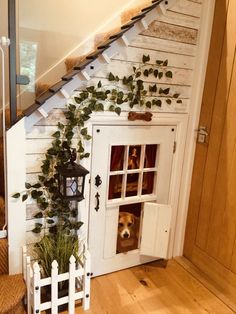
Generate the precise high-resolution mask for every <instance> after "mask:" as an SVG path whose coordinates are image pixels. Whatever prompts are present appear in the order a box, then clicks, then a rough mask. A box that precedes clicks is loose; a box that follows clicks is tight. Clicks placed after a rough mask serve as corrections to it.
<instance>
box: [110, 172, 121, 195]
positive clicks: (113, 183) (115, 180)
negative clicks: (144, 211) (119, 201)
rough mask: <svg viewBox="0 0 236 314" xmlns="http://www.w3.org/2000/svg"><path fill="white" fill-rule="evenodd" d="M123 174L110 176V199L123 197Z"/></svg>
mask: <svg viewBox="0 0 236 314" xmlns="http://www.w3.org/2000/svg"><path fill="white" fill-rule="evenodd" d="M122 180H123V176H122V175H116V176H110V182H109V194H108V199H109V200H112V199H114V198H121V193H122Z"/></svg>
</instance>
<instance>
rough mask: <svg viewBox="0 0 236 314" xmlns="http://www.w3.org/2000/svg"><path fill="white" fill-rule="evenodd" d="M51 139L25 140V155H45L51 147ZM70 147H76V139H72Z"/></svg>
mask: <svg viewBox="0 0 236 314" xmlns="http://www.w3.org/2000/svg"><path fill="white" fill-rule="evenodd" d="M51 143H52V139H51V138H48V139H47V138H41V139H39V138H32V139H27V142H26V145H27V148H26V154H27V155H28V154H30V155H31V154H45V153H46V151H47V149H48V148H50V147H51ZM72 145H74V146H75V147H76V145H77V139H76V138H74V139H73V141H72Z"/></svg>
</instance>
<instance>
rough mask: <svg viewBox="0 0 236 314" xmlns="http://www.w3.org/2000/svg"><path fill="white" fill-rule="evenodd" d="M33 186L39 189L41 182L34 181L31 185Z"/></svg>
mask: <svg viewBox="0 0 236 314" xmlns="http://www.w3.org/2000/svg"><path fill="white" fill-rule="evenodd" d="M32 187H33V188H35V189H39V188H40V187H41V184H40V183H35V184H33V185H32Z"/></svg>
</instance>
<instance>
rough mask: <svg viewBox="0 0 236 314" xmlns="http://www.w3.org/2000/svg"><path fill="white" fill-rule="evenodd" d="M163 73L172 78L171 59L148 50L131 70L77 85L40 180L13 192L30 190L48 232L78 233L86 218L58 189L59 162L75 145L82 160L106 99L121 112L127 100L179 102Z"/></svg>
mask: <svg viewBox="0 0 236 314" xmlns="http://www.w3.org/2000/svg"><path fill="white" fill-rule="evenodd" d="M163 77H166V78H167V79H170V80H171V79H172V78H173V73H172V71H170V70H169V69H168V60H155V61H154V62H151V61H150V56H149V55H143V57H142V63H141V65H140V66H139V67H135V66H133V68H132V73H131V74H130V75H128V76H123V77H122V78H120V77H119V76H117V75H114V74H113V73H111V72H110V73H109V74H108V78H107V79H108V83H106V84H102V82H101V81H99V82H98V83H97V84H96V85H91V86H88V87H87V88H85V89H84V90H82V91H79V92H78V93H77V94H76V95H75V96H74V97H73V98H72V99H71V101H70V103H69V104H68V105H67V108H66V110H65V111H64V115H65V118H66V123H62V122H58V125H57V131H56V132H55V133H53V134H52V138H53V140H52V143H51V146H50V147H49V149H48V150H47V152H46V154H45V159H44V160H43V161H42V165H41V171H42V174H41V175H39V176H38V182H37V183H35V184H30V183H26V184H25V188H26V190H25V191H24V192H23V193H16V194H15V195H13V197H15V198H19V197H21V198H22V201H26V200H27V199H28V197H29V196H31V198H32V199H34V200H35V201H36V203H37V205H38V208H39V211H38V212H37V213H36V214H35V216H34V218H45V223H46V226H47V227H48V229H49V231H50V233H52V234H57V233H58V232H61V231H63V232H66V233H68V234H69V233H71V232H72V233H74V234H75V233H76V230H78V229H79V228H80V227H81V225H82V222H78V221H76V217H77V209H76V208H73V207H72V205H71V204H70V203H69V202H68V201H67V200H65V199H63V198H62V197H61V195H60V193H59V188H58V171H57V167H58V166H62V165H65V164H66V163H67V162H68V161H69V160H70V156H71V152H72V150H74V149H76V151H77V153H78V154H79V159H80V160H81V159H83V158H87V157H89V153H88V152H85V148H84V142H85V141H88V140H90V139H91V135H89V134H88V130H87V128H86V127H85V122H86V121H87V120H89V119H90V117H91V114H92V113H93V112H97V111H104V110H105V105H107V106H108V110H109V111H112V112H115V113H116V114H118V115H120V113H121V110H122V109H121V107H122V105H123V104H126V105H128V106H129V108H133V107H134V106H140V107H145V108H152V107H155V106H156V107H161V106H162V104H163V102H164V101H165V102H166V104H167V105H171V103H172V100H173V99H175V101H176V102H177V103H181V102H182V100H181V99H179V96H180V95H179V94H178V93H172V92H171V89H170V87H167V88H162V87H160V86H158V83H159V82H161V80H163ZM147 78H151V81H152V83H147V82H145V80H147ZM76 135H77V137H78V142H77V143H76V144H75V142H74V140H73V139H74V138H75V137H76ZM43 227H44V226H43V224H41V223H36V224H35V228H34V229H33V230H32V231H33V232H35V233H40V232H41V231H42V229H43ZM45 241H46V240H45Z"/></svg>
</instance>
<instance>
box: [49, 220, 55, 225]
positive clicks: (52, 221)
mask: <svg viewBox="0 0 236 314" xmlns="http://www.w3.org/2000/svg"><path fill="white" fill-rule="evenodd" d="M54 222H55V221H54V220H53V219H47V223H48V224H49V225H51V224H53V223H54Z"/></svg>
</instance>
